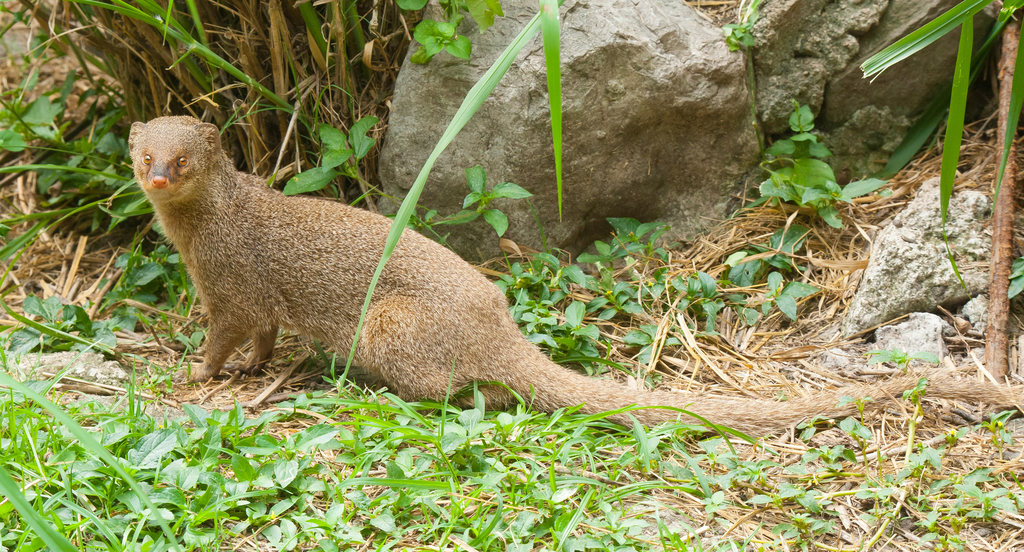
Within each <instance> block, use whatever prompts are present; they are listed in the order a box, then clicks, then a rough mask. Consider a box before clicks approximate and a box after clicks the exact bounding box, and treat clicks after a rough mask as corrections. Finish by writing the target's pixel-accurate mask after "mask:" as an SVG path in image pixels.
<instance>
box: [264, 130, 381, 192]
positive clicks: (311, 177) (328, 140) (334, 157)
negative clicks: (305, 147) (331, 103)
mask: <svg viewBox="0 0 1024 552" xmlns="http://www.w3.org/2000/svg"><path fill="white" fill-rule="evenodd" d="M375 124H377V118H376V117H363V118H362V119H359V120H358V121H356V122H355V123H354V124H353V125H352V128H351V129H350V130H349V133H348V135H347V136H346V135H345V133H344V132H342V131H340V130H338V129H336V128H334V127H332V126H328V125H321V126H320V144H321V152H320V166H319V167H316V168H313V169H309V170H307V171H303V172H301V173H299V174H297V175H295V176H293V177H292V178H291V179H290V180H288V183H287V184H286V185H285V187H284V190H283V192H284V195H295V194H305V193H309V192H315V191H317V190H320V189H323V188H324V186H327V184H329V183H330V182H331V181H332V180H334V179H335V178H337V177H339V176H347V177H349V178H352V179H355V180H359V181H364V180H363V177H362V175H360V174H359V161H360V160H361V159H362V158H363V157H366V154H367V153H369V152H370V149H371V148H372V147H373V144H374V143H375V142H376V140H375V139H373V138H370V137H368V136H367V135H366V133H367V131H369V130H370V129H371V128H373V125H375ZM364 182H365V181H364Z"/></svg>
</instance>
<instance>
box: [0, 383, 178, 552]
mask: <svg viewBox="0 0 1024 552" xmlns="http://www.w3.org/2000/svg"><path fill="white" fill-rule="evenodd" d="M0 385H4V386H7V387H10V388H11V389H14V390H15V391H17V392H18V393H21V394H22V395H25V396H26V397H28V398H29V399H32V400H33V401H35V402H36V404H38V405H39V406H41V407H43V408H44V409H46V411H47V412H49V413H50V415H51V416H53V418H54V419H55V420H56V421H57V422H58V423H60V424H61V425H62V426H64V428H65V429H67V430H68V431H69V432H70V433H71V434H72V435H74V436H75V438H76V439H78V441H79V442H80V443H81V444H82V446H83V447H85V448H86V449H88V450H89V452H92V453H93V454H95V455H96V456H98V457H99V458H100V459H101V460H103V461H104V462H105V463H106V464H107V465H108V466H110V467H111V468H113V469H114V471H115V472H117V474H118V475H119V476H120V477H121V479H123V480H124V482H125V483H127V484H128V486H129V487H131V489H132V492H133V493H135V495H136V496H137V497H138V498H139V500H140V501H141V502H142V504H143V505H145V506H146V508H148V509H149V511H150V516H151V521H156V523H157V525H159V526H160V528H161V529H162V530H163V533H164V536H166V537H167V539H168V540H169V541H170V542H171V545H170V549H171V550H176V551H181V550H182V548H181V546H180V545H179V544H178V541H177V539H176V537H175V535H174V532H173V531H171V528H170V526H169V525H167V521H166V520H164V519H163V517H161V516H160V513H159V510H157V507H156V505H155V504H153V501H152V500H150V499H149V495H148V494H147V493H146V491H145V490H144V489H143V488H142V487H140V486H139V484H138V483H137V482H136V481H135V479H134V478H133V477H132V476H130V475H128V472H127V471H125V469H124V468H123V467H122V466H121V462H120V461H118V460H117V459H116V458H114V456H113V455H112V454H110V452H109V451H108V450H107V449H106V448H104V447H103V445H101V444H99V443H98V442H96V439H94V438H93V437H92V435H91V434H90V433H89V432H88V431H86V430H85V428H83V427H82V426H80V425H79V424H78V422H76V421H74V420H73V419H71V416H68V415H67V413H66V412H64V410H62V409H61V408H60V407H59V406H57V405H55V404H53V403H52V402H50V401H49V400H48V399H47V398H46V397H44V396H42V395H40V394H39V393H37V392H35V391H33V390H32V389H29V388H28V387H26V386H25V385H24V384H22V383H21V382H19V381H16V380H14V379H13V378H11V376H8V375H7V374H4V373H2V372H0Z"/></svg>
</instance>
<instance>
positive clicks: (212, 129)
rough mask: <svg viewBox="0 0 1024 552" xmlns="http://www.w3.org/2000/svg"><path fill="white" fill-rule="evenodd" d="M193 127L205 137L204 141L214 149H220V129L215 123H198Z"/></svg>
mask: <svg viewBox="0 0 1024 552" xmlns="http://www.w3.org/2000/svg"><path fill="white" fill-rule="evenodd" d="M195 129H196V130H197V131H199V134H200V135H201V136H202V137H203V138H204V139H206V143H208V144H210V146H211V147H213V149H214V150H216V151H220V130H219V129H218V128H217V125H212V124H210V123H199V124H198V125H196V126H195Z"/></svg>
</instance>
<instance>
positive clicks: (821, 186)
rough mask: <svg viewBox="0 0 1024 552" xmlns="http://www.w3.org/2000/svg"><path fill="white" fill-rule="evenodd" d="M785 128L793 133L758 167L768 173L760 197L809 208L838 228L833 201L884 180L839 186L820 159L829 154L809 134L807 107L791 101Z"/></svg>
mask: <svg viewBox="0 0 1024 552" xmlns="http://www.w3.org/2000/svg"><path fill="white" fill-rule="evenodd" d="M789 127H790V129H792V131H793V132H794V134H793V136H790V137H789V138H787V139H784V140H777V141H776V142H775V143H774V144H772V145H771V146H770V147H769V148H768V149H767V150H765V155H766V160H765V161H763V162H762V163H761V167H762V168H763V169H764V170H765V171H767V172H768V175H769V176H768V179H767V180H765V181H764V182H762V183H761V187H760V191H761V196H762V198H769V199H771V200H772V201H791V202H793V203H796V204H797V206H799V207H806V208H810V209H813V210H814V211H816V212H817V213H818V215H819V216H821V218H822V220H824V221H825V222H826V223H827V224H828V225H829V226H832V227H834V228H842V227H843V222H842V219H840V217H839V211H838V210H836V208H835V204H836V203H837V202H846V203H850V202H851V201H852V200H853V199H854V198H856V197H860V196H863V195H866V194H869V193H871V192H874V191H875V190H877V189H879V188H881V187H882V186H885V185H886V184H887V182H885V181H884V180H879V179H877V178H868V179H866V180H860V181H857V182H851V183H849V184H847V185H846V186H845V187H841V186H839V184H837V183H836V176H835V174H834V173H833V172H832V168H831V167H829V165H828V164H827V163H825V162H824V161H822V160H821V159H823V158H826V157H829V156H831V155H832V153H831V152H829V151H828V148H826V147H825V145H824V144H822V143H821V142H819V141H818V137H817V136H816V135H815V134H812V133H811V130H813V129H814V114H813V113H811V108H810V107H808V106H806V105H800V104H799V103H797V102H796V101H794V102H793V114H792V115H790V116H789Z"/></svg>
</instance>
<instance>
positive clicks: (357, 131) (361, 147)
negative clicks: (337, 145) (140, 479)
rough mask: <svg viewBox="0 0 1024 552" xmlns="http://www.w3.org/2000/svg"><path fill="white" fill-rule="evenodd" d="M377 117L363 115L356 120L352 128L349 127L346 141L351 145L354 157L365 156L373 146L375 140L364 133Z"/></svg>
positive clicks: (360, 157) (374, 122)
mask: <svg viewBox="0 0 1024 552" xmlns="http://www.w3.org/2000/svg"><path fill="white" fill-rule="evenodd" d="M377 121H378V119H377V118H376V117H372V116H370V117H363V118H362V119H359V120H358V121H356V122H355V123H354V124H353V125H352V128H351V129H349V133H348V141H349V143H350V144H351V145H352V149H353V150H354V152H355V156H356V159H362V158H364V157H366V154H367V153H369V152H370V149H371V148H373V144H374V143H375V142H376V141H377V140H376V139H374V138H370V137H369V136H367V135H366V133H367V132H369V131H370V129H371V128H373V126H374V125H376V124H377Z"/></svg>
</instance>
